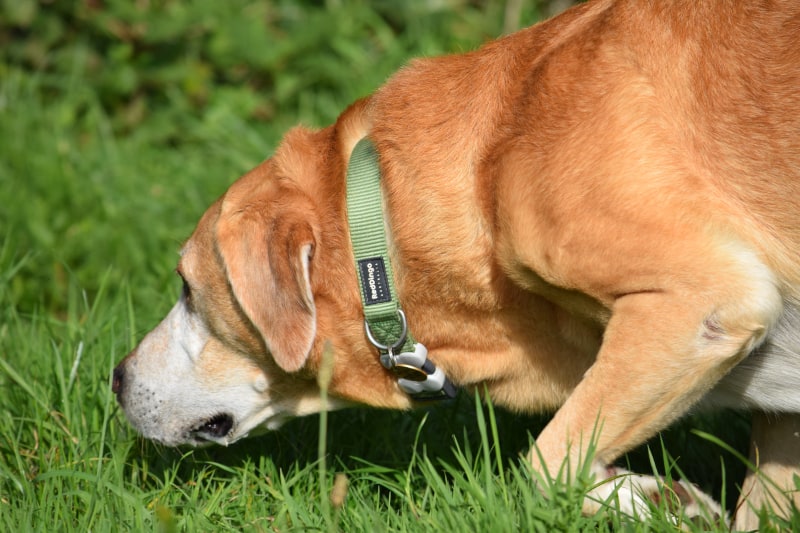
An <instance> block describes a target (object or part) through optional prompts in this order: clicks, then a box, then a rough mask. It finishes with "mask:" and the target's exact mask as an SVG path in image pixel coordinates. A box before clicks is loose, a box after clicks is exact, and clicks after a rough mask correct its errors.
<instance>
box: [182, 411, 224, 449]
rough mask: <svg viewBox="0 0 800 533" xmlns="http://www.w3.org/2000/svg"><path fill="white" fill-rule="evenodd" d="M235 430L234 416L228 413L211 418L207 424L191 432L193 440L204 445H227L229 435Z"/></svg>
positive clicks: (202, 424)
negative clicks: (213, 443)
mask: <svg viewBox="0 0 800 533" xmlns="http://www.w3.org/2000/svg"><path fill="white" fill-rule="evenodd" d="M232 429H233V416H231V415H229V414H227V413H220V414H217V415H214V416H213V417H211V418H209V419H208V420H206V421H205V422H202V423H201V424H200V425H198V426H197V427H195V428H194V429H192V430H191V432H190V433H191V435H192V440H194V442H195V443H197V444H199V445H202V444H207V443H212V442H216V443H217V444H222V445H223V446H224V445H227V444H228V438H227V437H228V435H230V433H231V430H232Z"/></svg>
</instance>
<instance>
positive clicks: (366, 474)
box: [0, 0, 777, 532]
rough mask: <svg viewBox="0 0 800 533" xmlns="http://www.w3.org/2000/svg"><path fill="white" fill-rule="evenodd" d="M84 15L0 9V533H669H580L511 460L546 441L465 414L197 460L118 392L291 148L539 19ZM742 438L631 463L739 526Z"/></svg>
mask: <svg viewBox="0 0 800 533" xmlns="http://www.w3.org/2000/svg"><path fill="white" fill-rule="evenodd" d="M71 4H72V3H50V2H44V1H43V2H36V1H33V0H20V1H19V2H5V3H3V7H0V240H1V241H0V242H1V244H0V529H2V530H4V531H151V530H156V531H224V530H233V531H241V530H247V531H289V530H322V531H335V530H341V531H426V532H433V531H443V532H453V531H543V532H549V531H576V530H592V531H595V530H600V531H605V530H620V529H626V530H652V529H656V530H660V529H671V528H672V527H673V526H672V525H671V524H670V522H669V521H668V520H667V519H666V518H663V517H661V516H659V515H658V513H656V515H657V516H656V517H655V518H654V519H653V520H652V521H651V522H649V523H639V522H636V521H634V520H628V519H626V518H625V517H620V516H617V515H615V514H613V513H601V514H600V515H598V516H594V517H584V516H582V515H581V513H580V502H581V499H582V496H583V493H582V492H581V487H574V488H569V487H559V486H555V487H550V488H546V489H545V490H544V491H537V490H534V488H533V482H532V481H531V474H530V472H529V471H528V470H527V469H526V466H525V464H524V462H522V461H521V460H520V459H519V455H520V453H524V452H525V451H527V448H528V447H529V445H530V443H531V441H532V438H531V435H534V436H535V435H536V433H537V432H538V431H539V430H540V429H541V428H542V427H543V425H544V424H545V423H546V418H544V417H521V416H515V415H512V414H510V413H507V412H503V411H501V410H497V411H495V410H494V409H492V408H491V406H490V405H488V404H486V403H483V402H476V399H475V398H473V397H472V396H470V395H467V394H462V395H461V396H459V397H458V398H457V399H456V400H454V401H452V402H448V403H444V404H440V405H436V406H432V407H431V408H429V409H427V410H424V411H418V412H414V413H390V412H383V411H375V410H368V409H353V410H349V411H343V412H336V413H330V414H329V415H327V416H322V417H309V418H306V419H301V420H295V421H292V422H290V423H289V424H288V425H287V426H286V427H285V428H283V429H281V430H280V431H277V432H274V433H270V434H266V435H263V436H260V437H254V438H251V439H248V440H246V441H244V442H242V443H238V444H236V445H234V446H232V447H230V448H208V449H201V450H194V449H169V448H163V447H160V446H156V445H153V444H152V443H149V442H147V441H144V440H142V439H141V438H139V437H137V435H136V434H135V433H134V432H133V431H132V429H131V428H130V427H129V426H128V424H127V422H126V421H125V419H124V416H123V415H122V413H121V412H120V410H119V409H118V408H117V406H116V402H115V400H114V397H113V395H112V393H111V390H110V379H111V372H112V369H113V367H114V366H115V364H116V362H117V361H118V360H119V359H121V358H122V357H123V356H124V355H125V354H126V353H127V352H128V351H129V350H131V349H132V348H133V347H134V346H135V345H136V342H137V340H138V339H139V338H141V336H142V334H143V333H144V332H146V331H147V330H148V329H150V328H151V327H153V326H154V325H155V324H156V323H157V322H158V320H159V318H160V317H162V316H163V315H164V314H165V313H166V311H167V310H168V309H169V308H170V307H171V305H172V303H173V301H174V299H175V298H176V297H177V295H178V292H179V290H180V283H179V281H178V279H177V278H176V276H175V275H174V272H173V269H174V266H175V263H176V260H177V250H178V248H179V247H180V244H181V242H182V241H183V240H184V239H185V238H186V237H187V236H188V235H189V233H190V232H191V230H192V228H193V225H194V224H195V222H196V221H197V219H198V218H199V216H200V215H201V214H202V212H203V211H204V209H205V208H206V207H207V206H208V205H209V204H210V203H211V202H212V201H213V200H214V199H215V198H216V197H218V196H219V195H220V194H221V193H222V192H223V191H224V190H225V189H226V188H227V187H228V185H230V184H231V183H232V181H233V180H234V179H235V178H236V177H237V176H239V175H240V174H242V173H243V172H245V171H246V170H248V169H249V168H251V167H253V166H255V165H256V164H258V163H259V162H260V161H261V160H263V159H264V158H266V157H268V156H269V154H270V153H271V152H272V150H273V149H274V147H275V146H276V143H277V142H278V140H279V139H280V136H281V133H282V132H283V131H285V130H286V128H287V127H289V126H290V125H291V124H294V123H297V122H302V123H305V124H309V125H323V124H327V123H329V122H330V121H332V120H333V119H334V118H335V117H336V115H337V114H338V112H339V111H340V110H342V109H344V107H345V106H346V105H347V104H348V103H349V102H351V101H352V100H354V99H356V98H358V97H359V96H363V95H365V94H367V93H369V92H370V91H372V90H374V89H375V88H376V87H378V86H379V85H380V84H381V83H382V81H383V80H385V79H386V77H387V76H388V75H389V74H390V73H391V72H393V71H394V70H396V69H397V68H399V67H401V66H402V65H403V63H404V62H405V61H407V60H408V59H409V58H411V57H414V56H418V55H433V54H439V53H446V52H458V51H464V50H469V49H471V48H474V47H476V46H478V45H479V44H480V43H482V42H484V41H485V40H487V39H489V38H491V37H492V36H496V35H499V34H500V33H502V31H503V29H504V28H506V29H508V28H509V27H516V26H518V25H526V24H529V23H532V22H534V21H535V20H536V19H537V18H538V17H539V16H540V12H539V11H537V10H536V9H532V8H523V9H522V10H521V11H520V12H519V13H516V14H515V16H514V17H511V18H509V17H508V16H507V14H506V12H505V9H504V8H505V3H502V2H489V1H487V2H466V1H456V0H454V1H451V2H441V3H433V2H423V1H412V2H406V3H403V4H400V3H393V2H375V3H366V2H352V3H351V2H335V1H329V2H288V1H286V2H280V1H276V2H271V3H269V2H268V3H265V2H254V1H246V0H236V1H231V2H217V1H215V0H196V1H193V2H178V1H166V2H159V3H156V2H153V3H152V4H153V5H152V6H151V5H150V3H148V2H130V3H119V5H117V4H116V3H109V5H112V4H114V5H113V6H112V7H108V8H106V7H102V3H99V2H97V3H95V2H76V3H74V4H75V6H73V7H65V6H67V5H71ZM127 4H130V5H127ZM156 4H158V5H156ZM437 6H438V7H437ZM748 424H749V422H748V420H747V418H746V417H744V416H742V415H738V414H734V413H723V414H717V415H713V416H701V417H693V418H688V419H687V420H685V421H683V422H682V423H681V424H679V425H678V427H676V428H674V429H673V430H671V431H669V432H666V433H664V434H663V435H661V436H659V438H657V439H655V440H654V441H653V442H651V443H649V446H646V447H643V448H641V449H639V450H637V451H635V452H633V453H632V454H630V455H629V456H628V457H627V458H626V459H625V460H627V461H629V463H630V464H631V465H632V466H633V467H634V468H635V469H637V470H639V471H645V472H652V471H653V469H657V470H659V471H661V472H669V473H670V474H671V475H673V476H677V475H680V474H679V472H685V473H686V475H687V476H688V477H689V478H690V479H691V480H693V481H695V482H696V483H698V484H699V485H700V486H701V487H702V488H704V489H706V490H708V491H710V492H711V493H713V494H715V495H716V496H717V497H719V498H720V499H722V500H723V501H724V502H725V503H726V505H727V508H728V509H729V510H730V509H732V506H733V505H734V503H735V500H736V496H737V492H736V483H737V482H738V480H739V479H740V478H741V476H742V474H743V467H742V464H741V462H740V461H738V460H737V459H736V458H735V457H734V455H732V454H730V453H727V452H725V451H724V450H723V449H722V448H721V447H720V446H718V445H717V444H715V443H714V442H712V441H711V440H709V439H708V438H706V437H705V436H704V432H706V433H709V434H712V435H715V436H716V437H718V438H719V439H721V440H722V441H724V442H726V443H728V444H730V445H731V446H732V447H733V448H734V449H736V450H739V451H744V450H745V449H746V432H747V427H748ZM625 460H623V462H624V461H625ZM345 487H346V497H344V498H343V499H342V496H343V495H344V494H345ZM332 494H333V497H332ZM687 527H688V528H690V529H691V528H694V527H695V526H694V525H692V524H688V525H687ZM765 527H767V526H766V524H765ZM775 527H777V526H775Z"/></svg>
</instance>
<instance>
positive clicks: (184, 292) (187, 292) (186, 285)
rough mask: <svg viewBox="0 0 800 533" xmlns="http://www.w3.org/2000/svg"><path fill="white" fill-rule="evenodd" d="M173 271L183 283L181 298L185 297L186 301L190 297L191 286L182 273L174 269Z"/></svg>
mask: <svg viewBox="0 0 800 533" xmlns="http://www.w3.org/2000/svg"><path fill="white" fill-rule="evenodd" d="M175 273H176V274H178V276H180V278H181V282H182V283H183V287H182V288H181V298H183V299H185V300H186V301H187V302H188V301H189V300H190V299H191V297H192V288H191V287H189V282H188V281H186V278H185V277H183V274H182V273H181V271H180V270H175Z"/></svg>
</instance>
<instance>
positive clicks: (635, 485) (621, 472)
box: [587, 467, 729, 527]
mask: <svg viewBox="0 0 800 533" xmlns="http://www.w3.org/2000/svg"><path fill="white" fill-rule="evenodd" d="M593 471H594V474H595V485H594V487H593V488H592V489H591V490H590V491H589V493H588V494H587V507H589V509H592V510H599V509H600V508H602V507H606V508H608V507H611V508H613V509H615V510H616V511H618V512H621V513H623V514H625V515H628V516H631V517H635V518H637V519H640V520H646V519H648V518H649V517H650V516H652V514H653V513H654V512H658V510H659V509H663V510H664V511H665V512H666V513H668V515H669V517H670V520H672V521H673V523H674V524H675V525H676V526H678V527H680V526H681V525H682V524H684V523H685V522H687V521H688V522H692V523H694V524H707V525H715V524H719V523H725V524H727V523H729V519H728V516H727V515H726V514H725V513H724V512H723V511H722V508H721V507H720V505H719V504H718V503H717V502H716V501H715V500H714V499H713V498H711V497H710V496H708V495H707V494H705V493H703V492H702V491H701V490H700V489H699V488H697V487H696V486H694V485H692V484H690V483H687V482H685V481H676V480H669V481H668V480H665V479H662V478H660V477H656V476H646V475H640V474H634V473H633V472H629V471H627V470H625V469H623V468H618V467H597V468H594V469H593Z"/></svg>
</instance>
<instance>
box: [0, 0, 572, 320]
mask: <svg viewBox="0 0 800 533" xmlns="http://www.w3.org/2000/svg"><path fill="white" fill-rule="evenodd" d="M568 3H569V2H567V4H568ZM562 4H564V1H563V0H561V1H556V2H553V1H550V2H536V1H522V0H509V1H499V0H404V1H400V0H377V1H373V2H367V1H360V0H352V1H346V0H325V1H323V0H302V1H295V0H273V1H256V0H225V1H220V0H0V203H1V204H2V205H0V238H2V239H4V245H3V246H2V247H1V248H0V250H4V251H3V252H2V253H0V269H3V268H5V271H7V272H11V271H13V272H14V276H13V277H12V279H10V280H9V281H8V283H7V284H4V285H5V286H4V287H3V288H2V289H0V290H5V291H6V297H8V298H10V300H11V302H12V303H13V304H14V305H19V306H21V308H22V309H28V310H31V309H33V308H36V309H41V310H44V311H46V312H55V313H64V312H66V310H67V309H66V307H67V302H68V301H69V291H70V290H74V287H72V288H71V286H70V283H69V281H70V280H73V281H75V282H76V284H77V287H80V289H81V290H85V291H87V293H88V294H89V296H90V297H91V295H92V294H94V292H95V291H96V290H97V287H98V286H99V284H100V281H101V280H103V279H106V278H109V279H108V280H107V281H108V283H109V286H110V287H117V286H120V284H121V282H122V281H123V280H128V281H130V283H131V284H132V285H134V286H136V287H137V289H136V290H135V291H134V296H133V298H134V304H142V305H145V304H146V305H148V306H154V305H155V307H156V308H158V305H157V303H158V302H159V301H160V300H159V298H165V297H166V298H172V296H173V294H172V293H171V292H170V289H169V287H170V286H171V284H172V279H171V278H168V275H165V274H164V273H165V272H166V273H168V272H170V271H171V266H170V265H172V264H173V263H174V261H175V256H174V254H171V253H168V252H169V251H174V250H177V249H178V247H179V245H180V241H181V240H182V239H184V238H186V237H187V236H188V235H189V233H190V231H191V228H192V226H193V224H194V223H195V221H196V220H197V218H198V217H199V215H200V214H201V213H202V211H203V210H204V208H205V207H206V206H207V205H208V204H210V203H211V201H213V199H214V197H216V196H217V195H219V194H221V193H222V192H223V191H224V189H225V188H226V187H227V186H228V185H229V184H230V182H231V181H232V180H233V179H234V178H235V177H236V176H238V175H240V174H241V173H243V172H244V171H246V170H247V169H249V168H251V167H252V166H254V165H255V164H257V163H258V162H259V161H261V160H262V159H264V158H265V157H268V155H269V153H270V152H271V151H272V150H273V149H274V146H275V144H276V143H277V142H278V140H279V139H280V136H281V134H282V133H283V132H284V131H285V130H286V129H287V128H289V127H290V126H291V125H293V124H296V123H304V124H307V125H312V126H319V125H324V124H328V123H330V122H331V121H333V120H334V119H335V117H336V116H337V115H338V114H339V113H340V112H341V111H342V110H343V109H344V108H345V107H346V106H347V105H348V104H349V103H350V102H352V101H353V100H355V99H356V98H358V97H360V96H364V95H366V94H368V93H370V92H372V91H373V90H375V89H376V88H377V87H378V86H379V85H380V84H381V83H382V82H383V81H384V80H385V79H386V78H387V77H388V76H389V75H390V74H391V73H392V72H393V71H395V70H396V69H398V68H400V67H401V66H402V65H403V64H404V63H405V62H406V61H407V60H408V59H410V58H412V57H415V56H420V55H435V54H442V53H451V52H462V51H466V50H470V49H474V48H476V47H477V46H479V45H480V44H481V43H482V42H485V41H486V40H489V39H491V38H494V37H496V36H498V35H500V34H503V33H508V32H510V31H514V30H516V29H519V28H521V27H523V26H526V25H529V24H531V23H533V22H535V21H536V20H538V19H539V18H540V17H541V16H546V15H548V14H550V13H551V12H552V11H557V10H560V9H562V8H563V7H565V6H564V5H562ZM161 309H162V310H163V307H162V308H161ZM158 312H159V311H156V313H158Z"/></svg>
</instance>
